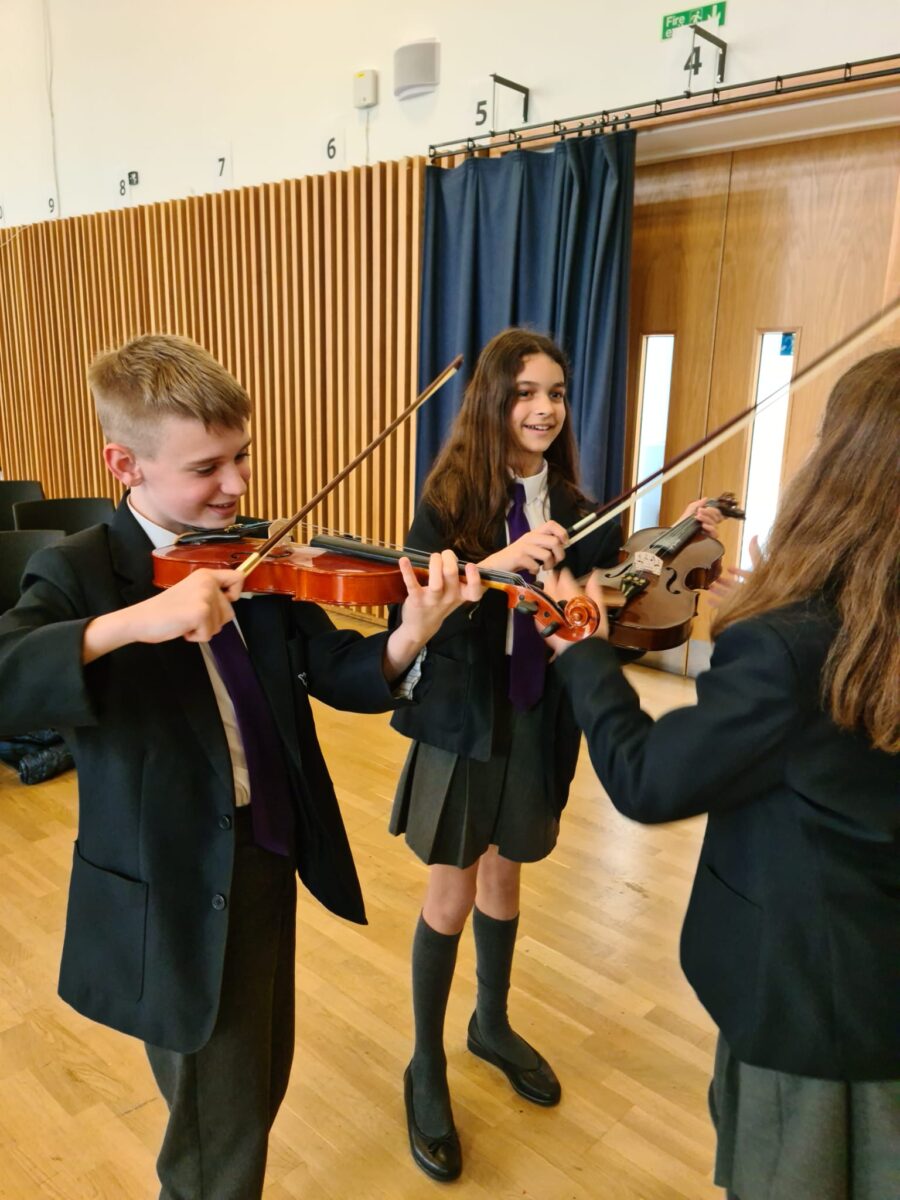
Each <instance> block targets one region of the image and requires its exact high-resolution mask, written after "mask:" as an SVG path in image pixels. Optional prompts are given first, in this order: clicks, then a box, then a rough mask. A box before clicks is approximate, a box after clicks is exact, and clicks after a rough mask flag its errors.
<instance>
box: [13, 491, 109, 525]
mask: <svg viewBox="0 0 900 1200" xmlns="http://www.w3.org/2000/svg"><path fill="white" fill-rule="evenodd" d="M115 511H116V510H115V506H114V505H113V502H112V500H107V499H106V497H105V496H71V497H67V498H66V499H63V500H20V501H19V503H18V504H14V505H13V520H14V521H15V527H16V529H61V530H63V532H64V533H78V532H79V530H81V529H89V528H90V527H91V525H104V524H108V523H109V521H110V519H111V517H112V515H113V513H114V512H115Z"/></svg>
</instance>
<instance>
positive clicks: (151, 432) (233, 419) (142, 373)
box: [88, 333, 250, 456]
mask: <svg viewBox="0 0 900 1200" xmlns="http://www.w3.org/2000/svg"><path fill="white" fill-rule="evenodd" d="M88 383H89V385H90V389H91V393H92V395H93V397H94V404H95V406H96V409H97V416H98V418H99V420H100V424H101V426H102V428H103V433H104V436H105V437H106V439H107V441H111V442H121V443H122V444H123V445H126V446H127V447H128V448H129V449H130V450H132V451H135V452H138V453H143V454H147V455H148V456H152V455H153V454H154V453H155V452H156V447H157V433H158V428H159V423H160V421H161V419H162V418H163V417H168V416H174V417H188V418H194V419H195V420H197V421H202V422H203V424H204V425H205V426H206V428H207V429H210V428H218V429H240V428H242V426H243V425H244V422H245V421H247V420H248V419H249V417H250V398H249V396H248V395H247V393H246V391H245V390H244V388H243V387H241V385H240V384H239V383H238V381H237V380H236V379H235V378H234V376H233V375H231V373H230V372H229V371H226V369H225V368H224V367H223V366H222V364H221V363H218V362H216V360H215V359H214V358H213V356H212V355H211V354H210V353H209V352H208V351H207V350H204V349H203V347H202V346H198V345H197V343H196V342H192V341H191V340H190V338H184V337H176V336H175V335H174V334H167V333H148V334H144V335H143V336H141V337H137V338H134V339H133V340H132V341H130V342H126V343H125V345H124V346H120V347H119V349H118V350H105V351H103V352H102V353H101V354H98V355H97V357H96V358H95V359H94V360H93V362H92V363H91V365H90V367H89V368H88Z"/></svg>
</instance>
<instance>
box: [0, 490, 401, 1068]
mask: <svg viewBox="0 0 900 1200" xmlns="http://www.w3.org/2000/svg"><path fill="white" fill-rule="evenodd" d="M151 571H152V567H151V545H150V542H149V539H148V538H147V536H146V534H145V533H144V532H143V530H142V529H141V528H140V526H139V525H138V523H137V522H136V521H135V520H134V518H133V517H132V515H131V513H130V511H129V509H128V507H127V505H126V504H125V502H124V501H123V502H122V504H121V505H120V506H119V508H118V510H117V512H116V514H115V516H114V518H113V521H112V524H111V525H110V526H106V525H99V526H95V527H94V528H92V529H88V530H85V531H84V532H82V533H78V534H76V535H74V536H73V537H70V538H67V539H66V540H65V541H63V542H61V543H60V544H59V545H57V546H54V547H52V548H50V549H47V550H43V551H41V552H40V553H39V554H38V555H36V556H35V557H34V558H33V559H32V560H31V563H30V564H29V567H28V571H27V573H26V577H25V580H24V594H23V596H22V598H21V600H20V601H19V603H18V604H17V605H16V607H15V608H13V609H10V610H9V611H8V612H7V613H6V614H5V615H4V616H3V617H2V618H0V696H2V701H0V728H3V730H4V731H6V732H9V733H14V732H19V731H22V732H24V731H26V730H28V729H35V728H44V727H46V726H54V727H56V728H58V729H60V730H61V731H62V732H63V734H64V735H65V739H66V742H67V743H68V745H69V746H70V747H71V750H72V753H73V756H74V758H75V763H76V767H77V769H78V790H79V822H78V841H77V842H76V845H75V854H74V863H73V870H72V880H71V886H70V892H69V909H68V917H67V920H66V932H65V941H64V946H63V956H62V966H61V970H60V981H59V991H60V995H61V996H62V998H63V999H64V1000H66V1001H68V1003H69V1004H71V1005H72V1006H73V1007H74V1008H76V1009H78V1010H79V1011H80V1012H82V1013H84V1014H85V1015H86V1016H88V1017H91V1018H93V1019H94V1020H96V1021H100V1022H102V1023H103V1024H106V1025H110V1026H112V1027H114V1028H116V1029H121V1030H123V1031H124V1032H126V1033H130V1034H134V1035H135V1036H136V1037H140V1038H142V1039H143V1040H144V1041H148V1042H151V1043H153V1044H154V1045H158V1046H164V1047H168V1048H171V1049H173V1050H178V1051H182V1052H190V1051H193V1050H196V1049H198V1048H199V1047H200V1046H202V1045H204V1043H205V1042H206V1041H207V1039H208V1038H209V1035H210V1033H211V1031H212V1028H213V1024H214V1022H215V1019H216V1012H217V1008H218V1003H219V993H220V989H221V982H222V963H223V955H224V950H225V936H226V932H227V927H228V912H227V898H228V894H229V889H230V885H231V871H232V861H233V851H234V832H233V827H232V824H233V823H232V811H233V798H234V791H233V781H232V773H231V760H230V757H229V753H228V747H227V743H226V740H225V733H224V730H223V727H222V722H221V718H220V716H219V711H218V708H217V706H216V702H215V698H214V696H213V691H212V687H211V685H210V682H209V676H208V674H207V671H206V668H205V666H204V663H203V657H202V654H201V652H200V649H199V647H198V646H196V645H194V644H191V643H189V642H186V641H184V640H183V639H181V638H179V639H177V640H176V641H171V642H165V643H162V644H160V645H144V644H134V645H130V646H124V647H122V648H121V649H119V650H116V651H115V652H113V653H112V654H108V655H106V656H104V657H103V658H100V659H98V660H96V661H95V662H93V663H91V664H89V665H88V666H86V667H85V666H82V663H81V643H82V637H83V633H84V627H85V625H86V624H87V623H88V621H89V620H90V619H91V618H92V617H95V616H98V615H99V614H101V613H106V612H111V611H112V610H114V609H119V608H122V607H125V606H127V605H130V604H134V603H136V602H137V601H140V600H143V599H146V598H147V597H149V596H151V595H153V594H155V591H156V589H155V588H154V587H153V584H152V574H151ZM236 613H237V617H238V620H239V622H240V625H241V630H242V632H243V634H244V637H245V639H246V642H247V647H248V649H249V652H250V655H251V657H252V659H253V662H254V665H255V667H256V669H257V672H258V674H259V677H260V681H261V683H262V685H263V687H264V689H265V691H266V694H267V696H268V698H269V701H270V702H271V706H272V711H273V714H274V717H275V720H276V723H277V725H278V729H279V732H280V734H281V737H282V741H283V743H284V747H285V758H286V761H287V764H288V770H289V772H290V778H291V784H292V785H293V786H292V790H293V794H294V798H295V801H296V808H297V855H298V864H299V865H298V870H299V873H300V876H301V878H302V879H303V882H304V883H305V884H306V886H307V887H308V888H309V889H310V891H312V892H313V894H314V895H315V896H316V897H317V898H318V899H319V900H320V901H321V902H322V903H323V904H325V905H326V906H327V907H328V908H330V909H331V910H332V911H333V912H336V913H338V914H340V915H341V916H344V917H347V918H349V919H350V920H353V921H358V922H361V923H363V922H365V911H364V908H363V902H362V895H361V893H360V888H359V881H358V879H357V876H356V870H355V867H354V864H353V859H352V857H351V854H350V848H349V845H348V842H347V837H346V834H345V832H344V826H343V823H342V821H341V816H340V812H339V810H338V806H337V801H336V799H335V794H334V788H333V787H332V783H331V779H330V778H329V775H328V771H327V768H326V766H325V762H324V759H323V757H322V753H321V750H320V748H319V743H318V740H317V738H316V731H315V727H314V725H313V716H312V711H311V709H310V704H309V696H308V693H309V694H312V695H314V696H317V697H318V698H319V699H321V700H324V701H325V702H326V703H328V704H331V705H334V706H335V707H337V708H347V709H351V710H353V711H356V712H381V711H384V710H386V709H389V708H392V707H394V706H395V703H396V702H395V701H394V699H393V698H392V696H391V693H390V689H389V688H388V685H387V683H386V682H385V679H384V675H383V672H382V665H381V662H382V653H383V647H384V640H385V637H386V635H385V634H377V635H375V636H372V637H367V638H362V637H361V636H360V635H359V634H357V633H353V632H350V631H345V630H337V629H335V628H334V626H333V625H332V623H331V621H330V620H329V619H328V617H327V615H326V614H325V613H324V612H323V611H322V610H321V609H319V608H317V607H316V606H315V605H313V604H298V603H294V602H292V601H290V600H289V599H288V598H286V597H279V596H270V597H269V596H256V597H253V598H248V599H242V600H241V601H239V602H238V604H237V606H236ZM223 898H224V901H225V907H223Z"/></svg>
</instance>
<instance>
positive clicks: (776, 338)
mask: <svg viewBox="0 0 900 1200" xmlns="http://www.w3.org/2000/svg"><path fill="white" fill-rule="evenodd" d="M794 341H795V338H794V334H793V333H791V332H790V331H784V332H777V333H775V332H772V333H764V334H762V335H761V345H760V353H759V374H758V376H757V380H756V401H760V400H765V399H767V398H768V397H770V396H772V395H773V394H774V393H777V398H775V399H774V400H773V401H772V403H771V404H769V405H767V406H766V408H765V409H764V411H763V412H760V413H757V414H756V417H755V419H754V421H753V425H752V427H751V435H750V461H749V466H748V470H747V496H746V504H745V506H744V507H745V509H746V511H747V519H746V520H745V521H744V523H743V527H742V532H741V559H740V562H741V566H742V567H750V566H752V563H751V562H750V551H749V545H750V539H751V537H752V536H753V535H754V534H756V536H757V537H758V538H759V541H760V544H762V543H763V542H764V541H765V539H766V537H767V536H768V533H769V530H770V529H771V528H772V522H773V520H774V519H775V509H776V508H777V507H778V493H779V490H780V487H781V463H782V458H783V456H784V432H785V428H786V425H787V413H788V391H789V387H788V385H789V384H790V381H791V376H792V375H793V372H794Z"/></svg>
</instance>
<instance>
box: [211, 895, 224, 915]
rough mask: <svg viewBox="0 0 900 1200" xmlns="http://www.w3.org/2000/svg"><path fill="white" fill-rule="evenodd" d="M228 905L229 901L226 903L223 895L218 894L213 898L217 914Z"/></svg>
mask: <svg viewBox="0 0 900 1200" xmlns="http://www.w3.org/2000/svg"><path fill="white" fill-rule="evenodd" d="M226 904H227V901H226V899H225V897H224V896H223V895H222V893H221V892H216V894H215V896H213V898H212V906H213V908H214V909H215V910H216V912H221V911H222V909H223V908H224V907H225V905H226Z"/></svg>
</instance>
